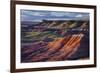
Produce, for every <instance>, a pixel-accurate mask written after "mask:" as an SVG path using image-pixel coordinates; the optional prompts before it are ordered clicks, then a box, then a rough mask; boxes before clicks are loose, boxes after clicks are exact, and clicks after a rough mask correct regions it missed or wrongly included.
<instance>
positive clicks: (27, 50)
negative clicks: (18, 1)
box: [21, 20, 89, 62]
mask: <svg viewBox="0 0 100 73" xmlns="http://www.w3.org/2000/svg"><path fill="white" fill-rule="evenodd" d="M22 25H24V24H22ZM83 58H84V59H88V58H89V22H88V21H75V20H69V21H68V20H66V21H65V20H64V21H62V20H61V21H60V20H57V21H53V20H50V21H49V20H43V22H40V23H38V24H34V25H33V24H31V25H29V26H28V23H27V26H26V27H23V26H21V62H44V61H63V60H79V59H83Z"/></svg>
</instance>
